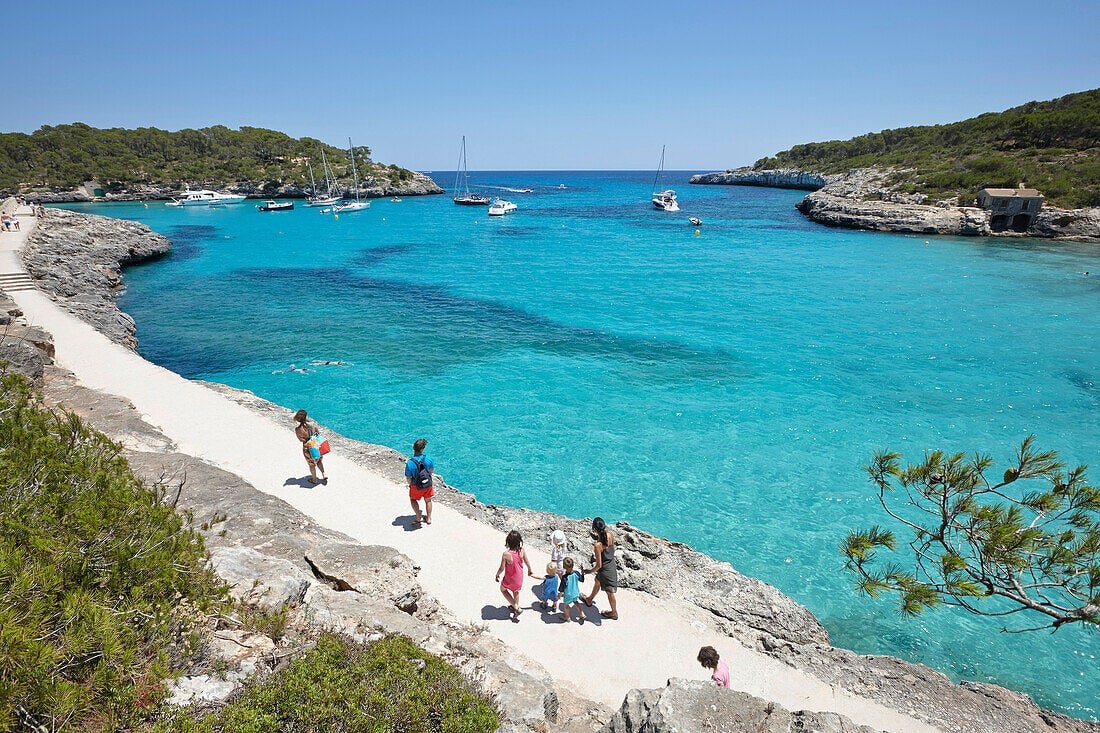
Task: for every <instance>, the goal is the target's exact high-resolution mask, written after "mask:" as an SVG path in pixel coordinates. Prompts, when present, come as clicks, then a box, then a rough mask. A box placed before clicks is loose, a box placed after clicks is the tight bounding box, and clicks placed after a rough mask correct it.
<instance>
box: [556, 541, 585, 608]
mask: <svg viewBox="0 0 1100 733" xmlns="http://www.w3.org/2000/svg"><path fill="white" fill-rule="evenodd" d="M562 569H563V570H564V571H565V575H563V576H562V579H561V589H562V590H561V595H562V598H561V612H562V615H563V616H565V620H566V621H567V622H568V621H571V620H572V619H571V618H570V616H569V607H570V606H572V607H573V609H574V610H575V611H576V612H577V620H578V621H580V622H581V623H582V624H583V623H584V609H582V608H581V601H580V597H581V583H583V582H584V573H582V572H581V571H580V570H574V569H573V558H571V557H567V558H565V559H563V560H562Z"/></svg>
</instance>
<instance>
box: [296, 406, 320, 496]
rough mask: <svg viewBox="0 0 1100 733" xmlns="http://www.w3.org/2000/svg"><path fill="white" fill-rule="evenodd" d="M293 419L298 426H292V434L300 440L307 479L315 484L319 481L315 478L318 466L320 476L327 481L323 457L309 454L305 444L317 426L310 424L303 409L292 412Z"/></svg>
mask: <svg viewBox="0 0 1100 733" xmlns="http://www.w3.org/2000/svg"><path fill="white" fill-rule="evenodd" d="M294 420H295V422H297V423H298V427H296V428H294V435H295V436H296V437H297V438H298V440H300V441H301V442H302V456H303V457H305V459H306V463H307V464H308V465H309V480H310V481H311V482H313V483H315V484H319V483H321V479H319V478H317V469H318V468H319V469H321V478H323V479H324V480H325V481H328V476H326V475H325V461H324V459H323V458H314V457H313V456H311V455H310V454H309V448H308V447H307V446H306V443H308V442H309V438H310V436H311V435H313V434H314V433H316V432H317V428H316V427H315V426H313V425H311V424H310V422H309V417H308V416H307V415H306V411H305V410H298V411H297V412H296V413H294Z"/></svg>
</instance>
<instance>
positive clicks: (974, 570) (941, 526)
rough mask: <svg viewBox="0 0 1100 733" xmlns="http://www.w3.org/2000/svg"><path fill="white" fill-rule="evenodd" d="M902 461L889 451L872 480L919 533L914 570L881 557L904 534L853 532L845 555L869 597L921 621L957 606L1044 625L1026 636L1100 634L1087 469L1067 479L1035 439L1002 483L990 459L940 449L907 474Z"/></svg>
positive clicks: (1097, 506)
mask: <svg viewBox="0 0 1100 733" xmlns="http://www.w3.org/2000/svg"><path fill="white" fill-rule="evenodd" d="M899 459H900V456H898V454H896V453H889V452H883V453H878V454H876V455H875V457H874V460H873V462H872V463H871V465H869V466H868V467H867V472H868V474H869V475H870V477H871V481H872V482H873V483H874V484H875V486H876V487H877V488H878V498H879V501H880V502H881V503H882V507H883V509H885V510H886V513H887V514H889V515H890V517H891V519H893V520H894V522H896V523H897V524H899V525H901V526H902V527H905V528H907V530H908V531H909V532H911V534H912V540H911V541H910V542H909V553H911V557H907V558H906V562H905V564H906V565H908V564H909V562H910V561H912V563H913V564H914V569H913V570H907V569H905V567H903V566H902V565H901V564H897V563H891V562H881V561H880V560H879V558H878V554H879V552H880V551H882V550H887V551H890V552H893V551H894V550H896V549H897V544H898V543H897V539H896V538H895V537H894V533H893V532H891V531H889V530H884V529H882V528H880V527H871V528H870V529H866V530H859V531H855V532H851V533H850V534H849V535H848V537H847V539H846V540H845V542H844V544H843V545H842V546H841V552H842V553H843V554H844V556H845V558H846V567H847V569H848V570H849V572H851V573H852V574H853V575H854V576H855V578H856V584H857V587H858V589H859V590H860V591H862V592H863V593H866V594H867V595H869V596H871V597H877V596H878V595H880V594H881V593H882V592H883V591H887V592H896V593H897V594H898V596H899V600H900V610H901V612H902V613H904V614H906V615H910V616H916V615H918V614H920V613H922V612H923V611H924V610H925V609H927V608H930V607H934V606H938V605H940V604H946V605H953V606H960V607H962V608H965V609H966V610H968V611H970V612H972V613H975V614H979V615H983V616H1000V617H1005V616H1011V615H1013V614H1017V613H1020V612H1026V613H1024V615H1025V616H1029V617H1031V618H1032V619H1036V618H1038V619H1041V620H1042V624H1041V625H1040V626H1037V627H1031V628H1017V629H1013V630H1014V631H1031V630H1036V629H1043V628H1045V629H1053V630H1057V629H1059V628H1061V627H1062V626H1064V625H1065V624H1074V623H1081V624H1084V625H1085V626H1088V627H1092V628H1095V627H1097V626H1100V488H1096V487H1093V486H1089V485H1088V480H1087V478H1086V476H1085V467H1084V466H1078V467H1076V468H1074V469H1073V470H1071V471H1064V470H1063V469H1064V468H1065V467H1064V466H1063V464H1062V463H1060V462H1059V461H1058V455H1057V454H1056V453H1055V452H1054V451H1037V450H1035V448H1034V436H1029V437H1028V438H1027V439H1026V440H1024V442H1023V444H1022V445H1021V446H1020V449H1019V450H1018V451H1017V453H1016V460H1015V462H1014V463H1013V465H1011V466H1009V468H1008V469H1007V470H1006V471H1005V472H1004V474H1003V476H1002V477H1001V480H1000V481H990V480H989V479H987V478H986V475H985V474H986V472H987V471H988V470H989V468H990V467H991V466H992V464H993V461H992V459H990V458H989V457H988V456H982V455H975V456H973V457H971V458H966V457H965V456H964V455H963V454H962V453H958V454H955V455H951V456H948V455H945V454H944V453H943V452H941V451H933V452H931V453H929V454H928V455H927V456H926V457H925V459H924V461H923V462H921V463H919V464H916V465H911V466H907V467H906V468H905V469H904V470H903V469H902V468H901V467H900V464H899V462H898V461H899ZM1017 482H1019V483H1017ZM898 489H900V491H898ZM909 553H906V554H907V555H909Z"/></svg>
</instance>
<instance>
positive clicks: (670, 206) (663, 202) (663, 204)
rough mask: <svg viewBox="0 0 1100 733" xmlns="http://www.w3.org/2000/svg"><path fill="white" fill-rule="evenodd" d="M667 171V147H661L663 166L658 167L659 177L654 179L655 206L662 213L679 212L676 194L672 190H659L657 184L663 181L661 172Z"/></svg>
mask: <svg viewBox="0 0 1100 733" xmlns="http://www.w3.org/2000/svg"><path fill="white" fill-rule="evenodd" d="M664 169H665V146H664V145H662V146H661V164H660V165H659V166H657V175H656V176H654V177H653V206H654V208H657V209H660V210H661V211H679V210H680V205H679V204H678V203H676V192H675V191H673V190H672V189H671V188H668V189H665V190H664V191H658V190H657V182H658V181H659V180H660V179H661V172H662V171H663V170H664Z"/></svg>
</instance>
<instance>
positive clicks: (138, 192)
mask: <svg viewBox="0 0 1100 733" xmlns="http://www.w3.org/2000/svg"><path fill="white" fill-rule="evenodd" d="M188 185H190V187H191V188H195V189H199V188H214V189H216V190H219V191H225V192H228V193H239V194H244V195H245V196H249V197H252V198H299V199H300V198H305V197H306V196H308V195H309V193H310V191H309V188H308V187H306V186H303V185H301V184H299V183H279V182H277V181H266V182H261V181H235V182H227V183H210V182H207V181H191V182H190V183H189V184H188ZM349 192H350V191H349ZM180 193H181V189H180V188H178V187H176V186H168V185H149V184H143V183H134V184H130V185H127V186H126V187H125V188H122V189H118V190H111V191H107V192H106V193H105V194H104V196H103V197H102V198H100V199H94V198H93V197H92V196H90V195H89V194H88V192H87V191H86V190H84V188H83V187H81V188H76V189H73V190H71V191H50V190H37V191H36V190H33V189H31V190H25V191H23V195H24V196H26V197H27V199H28V200H30V201H35V202H37V203H42V204H72V203H87V202H90V201H168V200H171V199H174V198H178V197H179V195H180ZM440 193H443V189H442V188H440V187H439V184H437V183H436V182H435V181H433V180H432V179H431V178H430V177H429V176H426V175H424V174H423V173H418V172H416V171H411V175H410V176H409V177H408V178H406V179H404V180H400V179H398V180H396V181H393V180H390V179H388V178H377V177H370V176H368V177H366V178H365V179H364V180H363V181H362V185H361V186H360V189H359V195H360V196H362V197H364V198H381V197H384V196H431V195H434V194H440Z"/></svg>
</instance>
